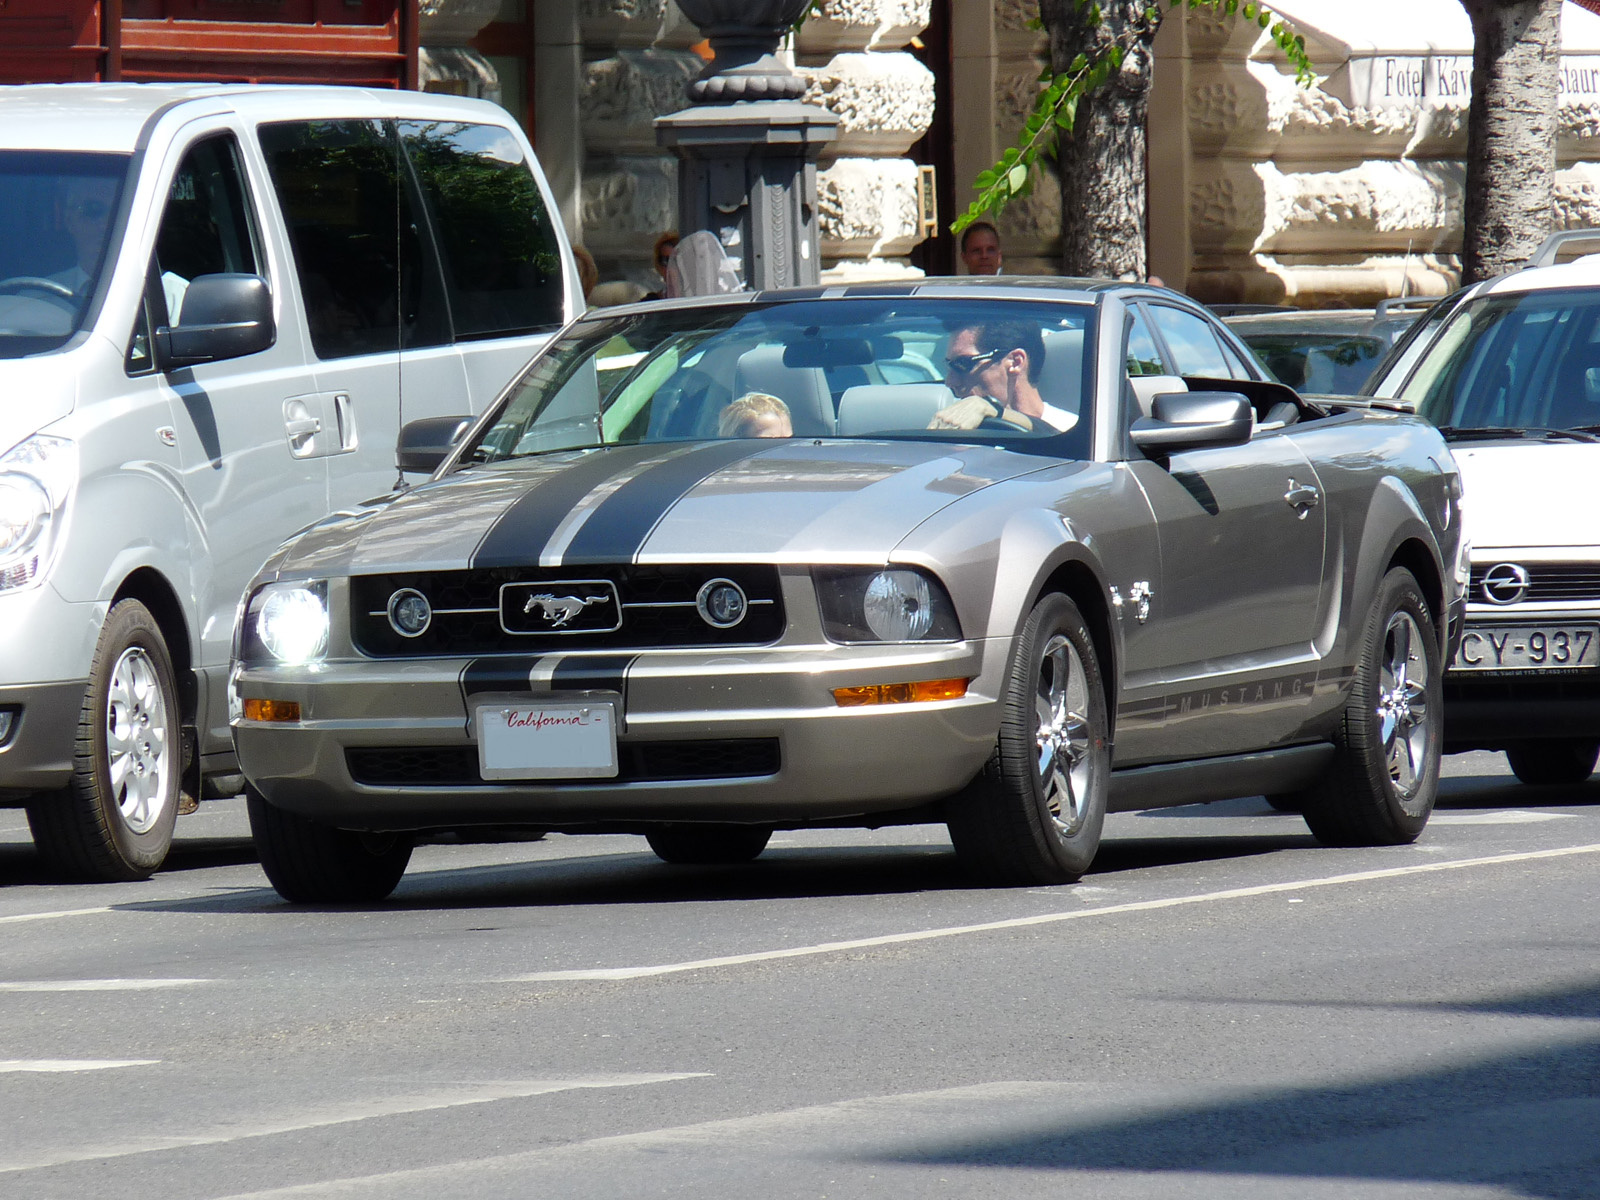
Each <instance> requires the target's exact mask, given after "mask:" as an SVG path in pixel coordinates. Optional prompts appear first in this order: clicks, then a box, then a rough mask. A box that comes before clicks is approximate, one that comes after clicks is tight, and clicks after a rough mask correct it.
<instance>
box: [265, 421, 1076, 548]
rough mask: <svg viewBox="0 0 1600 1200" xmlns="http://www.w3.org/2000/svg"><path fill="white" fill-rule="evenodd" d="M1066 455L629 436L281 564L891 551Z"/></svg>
mask: <svg viewBox="0 0 1600 1200" xmlns="http://www.w3.org/2000/svg"><path fill="white" fill-rule="evenodd" d="M1056 461H1057V460H1054V459H1049V458H1040V457H1036V456H1033V455H1026V454H1018V453H1015V452H1011V451H1005V450H997V449H994V448H992V447H982V446H961V445H947V444H935V443H926V442H909V441H908V442H865V441H863V442H812V441H801V440H783V441H773V442H768V443H763V442H761V441H760V440H758V439H752V440H745V441H735V442H727V441H724V442H695V443H674V444H668V445H653V446H613V447H607V448H603V449H598V450H586V451H575V452H562V453H556V454H547V455H543V456H541V457H539V458H537V459H524V460H519V461H515V462H507V463H497V464H492V465H488V466H481V467H475V468H472V469H470V470H467V471H462V472H459V473H457V474H455V475H451V476H448V477H446V478H444V479H440V480H436V481H433V482H430V483H428V484H425V485H423V486H421V487H418V488H415V489H413V490H412V491H410V492H408V493H406V494H404V495H402V496H400V497H398V498H386V500H385V501H382V502H379V503H378V504H375V505H374V506H372V507H369V508H367V509H366V510H363V511H361V512H359V513H353V514H350V515H348V516H346V517H345V518H344V519H342V520H335V521H329V522H325V523H324V524H322V525H320V526H317V527H314V528H312V529H310V530H308V531H307V532H306V533H305V534H304V535H302V536H301V538H300V539H299V541H298V542H297V543H296V544H295V545H294V546H293V547H292V548H291V549H290V550H289V553H288V554H287V555H286V556H285V558H284V559H283V560H282V562H281V563H280V565H279V569H280V570H282V571H285V572H289V573H293V574H316V573H335V572H338V573H350V574H372V573H380V572H385V571H401V570H405V571H416V570H453V569H460V568H463V567H497V566H500V567H504V566H532V565H540V566H545V567H559V566H582V565H586V564H589V565H592V564H600V563H625V562H643V561H649V562H718V561H740V562H813V561H819V560H820V561H825V562H843V563H849V562H861V563H872V562H882V561H883V560H884V557H885V556H886V555H887V554H888V553H889V552H890V551H891V550H892V549H893V548H894V547H895V545H896V544H898V543H899V542H900V541H901V539H903V538H904V537H905V536H906V534H907V533H909V532H910V531H911V530H912V529H914V528H916V526H918V525H919V524H921V523H922V522H923V521H925V520H927V519H928V518H929V517H930V516H932V515H933V514H935V513H937V512H938V511H939V510H940V509H942V508H944V507H946V506H947V505H950V504H952V503H954V502H955V501H957V500H959V499H961V498H962V497H963V496H967V495H970V494H971V493H973V492H975V491H978V490H980V489H982V488H985V487H987V486H989V485H990V484H993V483H998V482H1000V481H1002V480H1005V479H1011V478H1015V477H1016V476H1018V475H1023V474H1027V473H1029V472H1032V471H1038V470H1043V469H1045V468H1048V467H1050V466H1053V465H1055V464H1056Z"/></svg>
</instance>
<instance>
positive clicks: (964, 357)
mask: <svg viewBox="0 0 1600 1200" xmlns="http://www.w3.org/2000/svg"><path fill="white" fill-rule="evenodd" d="M999 354H1000V351H998V350H986V351H984V352H983V353H982V354H958V355H956V356H955V357H954V358H947V359H945V360H944V365H945V366H946V367H947V368H948V369H949V370H950V371H952V372H954V373H955V374H957V375H971V374H972V373H973V372H974V371H976V370H977V369H978V368H979V367H981V366H983V365H984V364H986V363H989V362H991V361H993V360H994V359H995V358H996V357H997V356H998V355H999Z"/></svg>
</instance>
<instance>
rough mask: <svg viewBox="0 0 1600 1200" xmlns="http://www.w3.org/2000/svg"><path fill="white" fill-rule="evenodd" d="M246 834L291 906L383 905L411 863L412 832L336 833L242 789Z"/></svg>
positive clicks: (280, 892)
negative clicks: (247, 822) (247, 817)
mask: <svg viewBox="0 0 1600 1200" xmlns="http://www.w3.org/2000/svg"><path fill="white" fill-rule="evenodd" d="M245 803H246V806H247V808H248V810H249V813H250V834H251V836H252V837H253V838H254V839H255V843H256V853H257V854H259V855H260V856H261V869H262V870H264V871H265V872H266V873H267V879H268V880H270V881H271V883H272V886H273V887H274V888H276V889H277V890H278V895H280V896H282V897H283V898H284V899H285V900H287V901H289V902H290V903H291V904H365V903H371V902H372V901H375V900H382V899H383V898H384V897H386V896H387V895H388V894H389V893H390V892H392V891H394V889H395V886H396V885H397V884H399V882H400V877H401V876H402V875H404V874H405V873H406V866H407V864H408V863H410V861H411V846H412V841H413V835H412V834H410V833H360V832H357V831H355V830H353V829H336V828H334V827H333V826H332V825H324V824H323V823H322V822H321V821H313V820H311V819H310V818H309V817H302V816H300V815H299V814H298V813H292V812H288V811H286V810H284V809H281V808H277V807H275V806H273V805H271V804H268V803H267V801H266V800H265V799H263V798H262V795H261V793H260V792H258V791H256V789H255V788H253V787H250V788H246V789H245Z"/></svg>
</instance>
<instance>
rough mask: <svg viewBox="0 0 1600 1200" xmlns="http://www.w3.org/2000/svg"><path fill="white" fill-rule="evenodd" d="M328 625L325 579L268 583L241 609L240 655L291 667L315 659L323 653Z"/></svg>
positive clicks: (244, 657)
mask: <svg viewBox="0 0 1600 1200" xmlns="http://www.w3.org/2000/svg"><path fill="white" fill-rule="evenodd" d="M328 627H329V621H328V585H327V584H326V583H325V582H322V581H320V580H318V581H305V580H300V581H296V582H293V583H269V584H267V585H265V586H264V587H261V588H258V589H257V590H256V592H255V594H254V595H253V596H251V597H250V603H249V605H248V606H247V607H246V609H245V617H244V629H243V636H242V641H243V647H242V655H241V657H242V658H243V659H244V661H246V662H259V661H262V660H264V659H270V660H272V661H274V662H280V663H284V664H286V665H291V666H292V665H297V664H300V663H309V662H316V661H318V660H319V659H321V658H322V656H323V655H324V654H326V653H327V650H328Z"/></svg>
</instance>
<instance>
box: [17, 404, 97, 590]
mask: <svg viewBox="0 0 1600 1200" xmlns="http://www.w3.org/2000/svg"><path fill="white" fill-rule="evenodd" d="M77 478H78V447H77V445H76V444H75V443H73V442H71V441H68V440H67V439H66V438H59V437H50V436H48V435H46V434H39V435H38V436H36V437H31V438H29V439H28V440H27V441H25V442H23V443H21V444H20V445H17V446H13V447H12V448H11V449H10V450H8V451H7V452H6V453H5V454H3V455H0V592H4V591H9V590H11V589H13V588H22V587H27V586H28V585H29V584H32V583H37V582H38V581H39V580H40V579H42V578H44V575H45V573H46V572H47V571H49V569H50V563H51V561H52V560H53V559H54V557H55V553H56V550H57V548H58V546H59V545H60V542H61V530H62V527H63V525H64V523H65V522H64V520H63V517H64V515H65V510H66V505H67V500H68V498H69V497H70V496H71V495H72V487H73V484H74V483H75V482H76V481H77Z"/></svg>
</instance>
